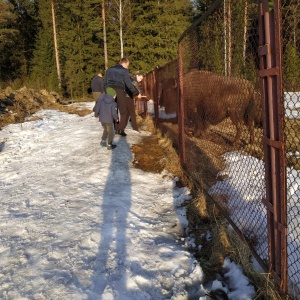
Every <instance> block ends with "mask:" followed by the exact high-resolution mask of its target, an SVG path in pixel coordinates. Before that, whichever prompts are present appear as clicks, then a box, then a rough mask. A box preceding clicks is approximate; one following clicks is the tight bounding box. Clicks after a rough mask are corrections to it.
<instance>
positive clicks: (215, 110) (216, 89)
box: [182, 70, 261, 143]
mask: <svg viewBox="0 0 300 300" xmlns="http://www.w3.org/2000/svg"><path fill="white" fill-rule="evenodd" d="M182 94H183V100H184V102H185V107H186V120H188V124H187V125H188V126H193V127H194V135H195V136H201V135H202V134H203V133H204V132H205V130H206V129H207V128H208V127H209V125H216V124H218V123H220V122H221V121H223V120H225V119H226V118H230V120H231V121H232V123H233V124H234V125H235V127H236V135H235V139H234V143H236V142H237V141H238V140H239V139H240V137H241V133H242V130H243V126H244V125H246V126H247V128H248V131H249V134H250V143H253V141H254V126H255V123H260V122H261V110H260V95H259V93H258V92H257V91H256V90H255V88H254V84H253V83H252V82H250V81H248V80H245V79H241V78H236V77H224V76H220V75H216V74H214V73H212V72H207V71H200V70H192V71H190V72H189V73H187V74H185V75H184V76H183V91H182Z"/></svg>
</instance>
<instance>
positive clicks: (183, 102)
mask: <svg viewBox="0 0 300 300" xmlns="http://www.w3.org/2000/svg"><path fill="white" fill-rule="evenodd" d="M298 2H299V1H297V0H290V1H287V0H283V1H280V0H276V1H265V0H260V1H259V3H258V1H255V0H240V1H230V0H226V1H222V0H217V1H215V2H214V3H213V4H212V6H211V7H210V8H209V9H208V11H207V12H206V13H204V14H203V15H202V16H201V18H200V19H199V20H197V21H196V22H195V23H194V24H193V25H192V26H191V27H190V28H188V29H187V30H186V31H185V32H184V33H183V35H182V36H181V38H180V39H179V43H178V59H177V60H175V61H172V62H170V63H168V64H167V65H166V66H163V67H160V68H157V69H155V70H154V71H153V72H151V73H149V74H147V77H146V79H145V81H146V84H145V85H146V90H147V91H146V92H147V93H149V95H150V94H151V97H152V99H154V101H155V109H154V116H155V120H156V124H157V126H159V127H160V128H161V129H162V131H164V132H166V133H167V134H168V135H169V137H170V138H171V139H172V140H173V144H174V145H175V146H176V147H177V148H178V151H179V155H181V157H182V164H183V166H184V168H185V170H186V171H187V173H188V174H189V175H190V178H191V179H192V180H193V181H195V182H197V183H198V185H200V186H201V188H203V189H204V190H205V191H207V192H208V193H209V194H210V195H211V197H212V198H213V199H214V201H215V202H216V203H217V204H218V206H219V207H220V208H221V210H222V212H223V214H224V215H225V216H226V217H227V219H228V220H229V221H230V223H231V224H232V225H233V226H234V228H235V229H236V231H237V232H238V233H239V234H240V235H242V236H243V238H244V240H246V241H247V243H248V246H249V248H250V249H251V251H252V253H253V254H254V256H255V257H256V259H257V260H258V261H259V263H260V264H261V265H262V266H263V267H264V268H265V270H271V269H272V268H273V264H277V265H284V263H285V262H284V260H285V259H286V257H285V255H283V252H285V251H286V252H287V266H288V268H287V273H288V274H287V277H288V286H289V288H288V292H289V294H290V295H292V296H294V297H295V298H297V297H298V298H297V299H300V298H299V295H300V247H299V242H300V241H299V235H300V230H299V229H298V228H299V223H300V216H299V211H300V197H299V196H300V173H299V172H300V171H299V170H300V136H299V132H300V131H299V129H300V32H299V31H300V24H299V23H300V3H298ZM262 3H263V5H265V6H269V7H268V10H269V11H270V13H272V14H273V13H274V9H275V10H276V9H277V10H279V14H278V15H279V16H280V18H281V19H280V20H276V21H275V22H274V24H273V25H274V26H277V30H281V33H282V41H281V44H280V45H278V49H280V53H282V65H281V66H279V67H280V68H282V78H280V80H282V84H283V85H282V86H283V90H282V95H280V99H281V100H280V101H284V113H285V115H282V116H279V117H280V118H281V119H282V118H283V119H284V120H283V121H284V124H285V125H284V133H285V144H284V149H286V165H287V170H286V174H287V176H286V178H285V179H284V180H285V182H283V183H282V185H283V186H286V187H287V208H284V207H280V205H279V206H278V207H276V208H275V209H276V210H277V209H283V212H284V211H285V210H286V211H287V224H283V226H284V227H286V228H287V229H288V230H287V249H283V251H282V252H281V251H279V252H276V251H275V249H276V248H275V247H274V245H273V244H272V243H271V242H270V230H274V231H277V230H280V228H279V225H278V226H270V224H269V222H270V220H269V219H268V212H269V211H270V209H274V208H270V207H268V205H266V197H267V193H266V182H268V180H270V178H266V175H265V174H266V172H265V170H266V168H271V170H272V166H270V165H269V164H272V163H274V162H272V161H270V160H269V159H267V160H266V153H265V148H264V147H265V145H264V144H263V141H264V140H265V139H264V138H263V137H264V134H265V133H264V130H263V123H264V122H265V121H264V120H263V119H262V116H263V115H264V116H268V112H267V111H266V109H267V108H266V107H265V105H262V104H263V101H262V98H263V95H262V92H261V91H262V86H261V82H260V78H259V76H258V70H259V68H260V58H259V54H258V52H259V51H258V48H259V34H262V33H260V32H263V31H260V30H259V26H261V25H260V24H259V18H260V16H259V5H261V4H262ZM281 23H282V27H281ZM263 30H266V28H263ZM267 30H268V29H267ZM263 34H265V33H263ZM272 51H274V49H272ZM276 51H277V50H276ZM280 74H281V72H280ZM271 94H272V91H271ZM271 121H272V120H271ZM266 164H267V165H266ZM275 192H276V191H275ZM279 204H280V203H279ZM275 221H276V220H275ZM275 223H276V222H275ZM280 226H281V225H280ZM270 253H271V254H270ZM270 257H274V259H275V260H276V261H275V262H274V261H270ZM281 271H282V272H285V270H284V268H283V270H281ZM271 274H272V275H274V278H275V277H276V276H277V275H278V276H279V275H280V274H275V273H274V272H273V273H272V272H271ZM275 275H276V276H275ZM275 279H276V278H275ZM280 279H282V278H279V279H278V280H277V283H279V284H281V282H280ZM281 288H282V291H283V292H286V290H285V288H284V286H283V285H282V286H281Z"/></svg>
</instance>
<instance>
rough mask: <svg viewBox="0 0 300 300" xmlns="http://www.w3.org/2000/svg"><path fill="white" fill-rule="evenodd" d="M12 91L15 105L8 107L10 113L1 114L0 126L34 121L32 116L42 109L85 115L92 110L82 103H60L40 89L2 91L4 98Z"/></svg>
mask: <svg viewBox="0 0 300 300" xmlns="http://www.w3.org/2000/svg"><path fill="white" fill-rule="evenodd" d="M10 93H13V94H14V95H15V96H14V100H13V106H9V107H8V109H9V110H10V113H7V114H3V115H0V128H2V127H4V126H6V125H9V124H14V123H22V122H26V121H32V120H33V119H32V117H31V116H32V115H33V114H34V113H36V112H38V111H39V110H41V109H57V110H60V111H63V112H67V113H70V114H78V115H79V116H85V115H87V114H90V113H91V112H92V111H91V110H89V109H86V108H82V107H81V106H80V104H72V105H62V104H59V103H57V99H56V98H55V96H53V95H52V94H50V93H48V92H47V91H45V90H41V91H38V90H32V89H27V88H22V89H20V90H18V91H12V90H9V91H7V92H6V91H2V92H1V95H2V97H3V98H4V97H5V95H6V96H7V95H9V94H10Z"/></svg>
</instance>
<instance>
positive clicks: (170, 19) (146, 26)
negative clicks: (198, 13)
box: [125, 0, 193, 72]
mask: <svg viewBox="0 0 300 300" xmlns="http://www.w3.org/2000/svg"><path fill="white" fill-rule="evenodd" d="M192 13H193V12H192V5H191V2H189V1H185V0H172V1H153V0H148V1H133V2H132V30H131V35H130V36H128V38H127V40H126V41H125V43H126V44H125V45H126V47H125V52H126V53H127V56H130V58H131V60H132V68H133V69H138V70H143V71H144V72H147V71H150V70H151V69H153V68H154V67H155V66H161V65H164V64H166V63H167V62H169V61H171V60H173V59H175V58H177V51H178V45H177V42H178V38H179V37H180V35H181V34H182V33H183V31H184V30H185V29H186V28H188V27H189V25H190V24H191V21H192Z"/></svg>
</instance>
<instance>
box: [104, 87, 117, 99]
mask: <svg viewBox="0 0 300 300" xmlns="http://www.w3.org/2000/svg"><path fill="white" fill-rule="evenodd" d="M106 94H107V95H111V96H112V97H115V96H116V95H117V93H116V91H115V90H114V89H113V88H111V87H108V88H107V89H106Z"/></svg>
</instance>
